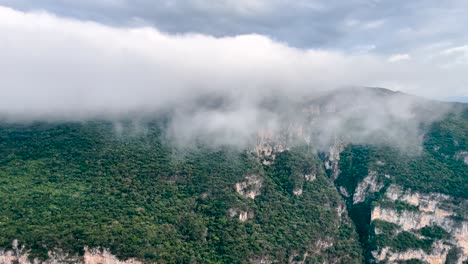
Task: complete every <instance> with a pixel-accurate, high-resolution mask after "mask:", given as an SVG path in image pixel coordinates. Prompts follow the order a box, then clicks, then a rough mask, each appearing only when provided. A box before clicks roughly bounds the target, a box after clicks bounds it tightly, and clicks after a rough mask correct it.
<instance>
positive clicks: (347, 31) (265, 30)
mask: <svg viewBox="0 0 468 264" xmlns="http://www.w3.org/2000/svg"><path fill="white" fill-rule="evenodd" d="M0 5H5V6H10V7H13V8H16V9H19V10H23V11H31V10H46V11H48V12H51V13H55V14H58V15H60V16H66V17H73V18H76V19H80V20H90V21H97V22H99V23H104V24H107V25H111V26H120V27H127V26H135V27H139V26H141V25H148V26H154V27H157V28H158V29H160V30H161V31H164V32H168V33H171V34H180V33H200V34H204V35H211V36H216V37H225V36H236V35H244V34H260V35H265V36H270V37H271V38H272V39H276V40H278V41H280V42H283V43H288V45H290V46H294V47H299V48H330V49H338V50H342V51H350V49H352V47H355V46H362V45H367V44H368V43H372V44H374V45H375V46H376V49H375V50H374V52H378V53H380V54H383V55H385V56H389V55H390V54H395V53H412V52H414V51H418V50H419V49H420V48H421V46H425V45H427V44H428V43H434V42H441V41H452V42H454V45H463V44H464V43H468V34H467V33H468V32H467V29H466V27H464V25H465V24H467V23H468V18H467V16H466V12H465V10H466V9H467V8H468V2H466V1H465V0H448V1H446V2H444V5H443V6H442V5H440V4H439V2H437V1H427V0H415V1H404V0H396V1H374V0H372V1H371V0H351V1H342V0H298V1H286V0H269V1H267V0H239V1H234V0H219V1H209V0H132V1H129V0H93V1H91V0H82V1H62V0H0ZM350 21H355V23H357V24H358V25H359V27H357V28H350V27H349V25H347V23H348V22H350ZM377 29H378V30H377ZM370 31H372V34H369V32H370Z"/></svg>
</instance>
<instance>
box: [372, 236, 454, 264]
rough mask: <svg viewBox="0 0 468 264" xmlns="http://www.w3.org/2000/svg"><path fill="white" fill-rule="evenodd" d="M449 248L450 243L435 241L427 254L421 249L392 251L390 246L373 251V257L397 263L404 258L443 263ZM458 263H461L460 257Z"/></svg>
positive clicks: (434, 263) (437, 263)
mask: <svg viewBox="0 0 468 264" xmlns="http://www.w3.org/2000/svg"><path fill="white" fill-rule="evenodd" d="M450 249H451V246H450V245H446V244H444V243H443V242H442V241H436V242H434V245H433V247H432V253H431V254H427V253H426V252H424V251H423V250H422V249H417V250H414V249H413V250H408V251H405V252H393V251H392V250H391V249H390V248H388V247H385V248H383V249H382V250H381V251H380V252H378V253H377V252H373V257H374V258H375V259H376V260H377V261H379V262H385V263H399V262H401V261H405V260H410V259H418V260H422V261H424V262H427V263H429V264H444V263H445V261H446V259H447V254H448V252H449V251H450ZM458 263H460V264H461V263H462V261H461V259H460V260H459V262H458Z"/></svg>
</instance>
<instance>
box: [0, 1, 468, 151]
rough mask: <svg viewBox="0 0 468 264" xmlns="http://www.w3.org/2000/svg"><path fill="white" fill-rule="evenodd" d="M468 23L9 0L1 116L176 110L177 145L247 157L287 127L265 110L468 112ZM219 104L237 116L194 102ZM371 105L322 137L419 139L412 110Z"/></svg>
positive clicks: (459, 6) (332, 7)
mask: <svg viewBox="0 0 468 264" xmlns="http://www.w3.org/2000/svg"><path fill="white" fill-rule="evenodd" d="M467 10H468V2H466V1H464V0H448V1H444V2H443V3H442V2H441V1H432V0H415V1H400V0H396V1H379V0H349V1H335V0H328V1H321V0H298V1H284V0H268V1H267V0H217V1H208V0H185V1H180V0H165V1H149V0H133V1H127V0H93V1H91V0H82V1H72V0H61V1H58V0H34V1H33V0H14V1H13V0H0V58H1V59H0V73H1V74H2V75H1V78H0V93H1V96H0V117H2V116H3V117H5V116H6V117H7V118H8V119H14V120H25V119H26V120H28V119H29V120H30V119H34V120H36V119H65V120H77V119H79V120H81V119H88V118H96V117H106V118H109V117H112V118H118V117H120V116H122V115H124V116H125V115H128V114H129V113H155V112H159V113H160V112H164V111H167V110H168V109H172V110H174V109H175V110H174V111H175V112H174V118H175V120H176V121H175V122H174V124H173V130H174V131H176V133H180V132H181V131H184V130H185V131H188V132H187V133H181V134H183V135H186V134H188V135H189V137H188V138H190V136H191V135H192V134H204V135H208V138H218V139H220V140H221V141H223V140H224V139H226V140H227V141H230V142H231V143H232V142H233V143H234V144H237V143H238V142H244V141H245V140H244V139H245V138H251V136H252V135H253V134H255V133H256V132H257V131H258V130H259V129H262V128H268V129H270V128H274V127H278V126H280V125H281V123H282V121H281V120H279V119H278V118H279V117H278V116H275V115H274V113H271V111H270V110H269V109H265V108H264V107H263V105H264V101H265V99H268V97H269V96H271V95H276V96H280V97H281V98H285V101H287V100H292V101H294V100H296V99H300V98H305V97H310V96H312V97H313V96H316V95H319V94H323V93H328V92H332V91H334V90H335V89H337V88H343V87H349V86H353V87H356V86H357V87H361V86H370V87H385V88H389V89H392V90H396V91H402V92H405V93H409V94H413V95H417V96H421V97H426V98H432V99H439V100H450V98H457V99H456V100H458V101H463V100H465V99H466V98H468V88H467V84H468V74H467V73H468V34H467V33H468V27H466V25H468V23H467V22H468V21H467V20H468V18H467V17H468V16H466V11H467ZM207 95H209V96H214V97H216V96H220V97H222V98H224V99H225V101H226V102H227V103H226V104H224V105H222V107H220V108H218V109H204V108H203V107H201V108H200V105H199V104H196V103H194V102H199V101H197V100H199V99H200V98H203V97H206V96H207ZM363 98H366V100H365V101H363V100H361V102H360V103H356V104H349V102H348V101H349V100H351V99H350V98H348V97H346V98H340V99H339V100H337V101H336V102H335V104H342V105H346V108H344V109H342V111H341V113H340V115H339V116H334V117H331V118H332V119H329V120H325V119H324V120H323V123H321V124H320V125H319V126H318V127H320V129H323V131H324V132H323V134H326V136H327V138H328V139H327V140H325V141H330V140H331V139H332V138H333V134H335V133H336V131H344V132H347V133H348V134H353V133H352V131H349V129H350V125H353V122H354V121H353V120H354V118H355V117H356V116H358V117H359V118H361V120H360V121H361V122H360V123H361V124H362V127H359V128H358V129H357V130H356V133H355V134H356V136H355V137H354V138H357V139H359V140H360V142H362V141H363V139H362V138H363V135H365V136H364V140H366V139H369V137H370V136H367V135H375V134H376V133H377V132H378V133H387V134H388V137H390V138H395V139H401V138H405V135H408V133H409V132H408V131H410V132H411V133H410V134H411V135H412V136H411V137H408V138H411V139H412V140H409V141H416V140H418V138H420V134H419V132H418V131H417V128H418V127H419V124H420V122H423V121H424V120H419V119H418V118H415V117H414V107H415V105H416V103H415V102H414V100H410V101H405V100H406V99H402V97H397V98H393V97H392V98H387V99H383V100H382V98H381V97H378V96H373V95H366V96H364V97H363ZM286 99H287V100H286ZM353 100H354V101H359V100H358V98H355V99H353ZM172 110H171V111H172ZM287 111H289V110H287ZM349 113H352V114H349ZM395 120H396V121H398V122H397V123H401V124H405V125H403V126H396V125H395ZM411 120H413V121H414V122H412V121H411ZM408 123H411V127H412V128H414V129H409V130H408V129H407V127H408V125H407V124H408ZM212 135H216V137H211V136H212ZM233 137H238V140H234V141H233V140H232V139H233ZM413 139H414V140H413Z"/></svg>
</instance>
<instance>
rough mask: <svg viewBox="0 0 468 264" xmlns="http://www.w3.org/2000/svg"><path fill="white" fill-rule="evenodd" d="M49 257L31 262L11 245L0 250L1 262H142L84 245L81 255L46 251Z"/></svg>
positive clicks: (103, 263)
mask: <svg viewBox="0 0 468 264" xmlns="http://www.w3.org/2000/svg"><path fill="white" fill-rule="evenodd" d="M48 255H49V259H48V260H46V261H40V260H39V259H34V260H33V261H32V262H31V261H30V260H29V258H28V257H29V255H28V253H27V252H21V253H20V252H19V251H18V250H17V248H16V249H15V247H14V246H13V250H10V251H6V252H5V251H0V263H1V264H14V263H18V264H39V263H43V264H64V263H84V264H142V262H140V261H137V260H135V259H128V260H119V259H118V258H117V257H116V256H114V255H112V254H111V253H110V252H109V251H108V250H98V249H88V248H87V247H85V253H84V255H83V256H76V255H69V254H66V253H64V252H62V251H61V250H59V249H58V250H55V251H54V252H52V251H49V252H48Z"/></svg>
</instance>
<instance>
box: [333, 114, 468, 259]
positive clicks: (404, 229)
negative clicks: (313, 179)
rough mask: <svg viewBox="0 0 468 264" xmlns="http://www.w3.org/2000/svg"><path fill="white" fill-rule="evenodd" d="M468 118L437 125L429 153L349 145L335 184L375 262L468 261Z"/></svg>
mask: <svg viewBox="0 0 468 264" xmlns="http://www.w3.org/2000/svg"><path fill="white" fill-rule="evenodd" d="M467 131H468V111H467V109H466V108H464V110H461V111H459V112H456V113H455V114H449V115H448V116H447V117H446V118H444V119H443V120H441V121H439V122H436V123H434V124H432V125H431V127H430V128H429V129H428V131H427V133H426V134H425V137H424V147H423V149H422V150H421V153H419V154H417V155H408V154H407V153H402V152H401V151H398V150H395V149H393V148H391V147H376V146H363V145H349V146H347V147H346V148H345V149H344V150H343V152H341V155H340V161H339V177H338V178H337V180H336V181H335V183H336V185H337V186H338V188H339V189H340V190H342V192H341V193H342V196H343V197H344V199H345V200H347V204H348V208H349V209H350V215H351V217H352V218H353V220H354V221H355V223H356V225H357V227H358V232H359V233H360V236H361V242H362V243H363V244H364V245H365V247H366V249H367V258H368V259H369V261H371V262H373V261H377V262H390V263H394V262H398V261H416V260H419V261H421V262H423V263H424V262H428V263H462V262H463V261H467V260H468V244H467V241H468V229H467V227H468V200H467V199H468V191H467V190H468V167H467V166H468V162H466V160H465V157H466V150H467V143H468V136H467V135H468V133H467Z"/></svg>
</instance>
